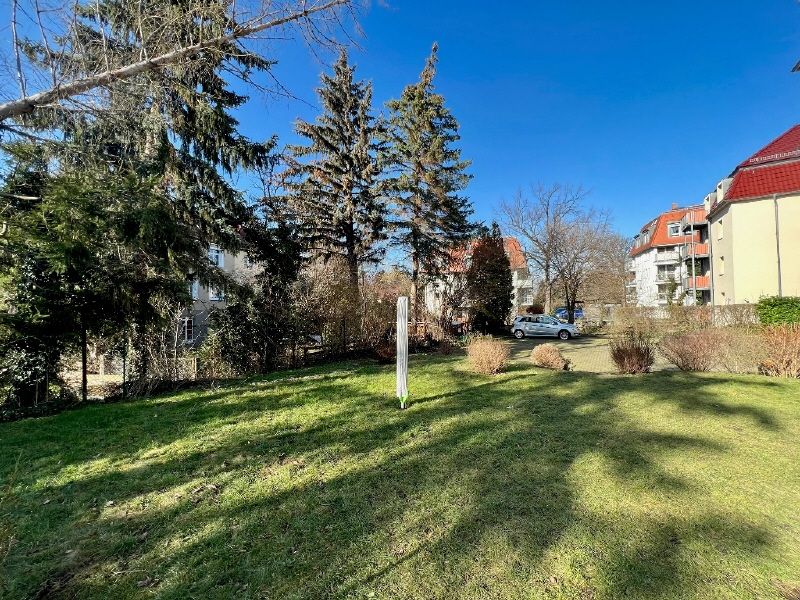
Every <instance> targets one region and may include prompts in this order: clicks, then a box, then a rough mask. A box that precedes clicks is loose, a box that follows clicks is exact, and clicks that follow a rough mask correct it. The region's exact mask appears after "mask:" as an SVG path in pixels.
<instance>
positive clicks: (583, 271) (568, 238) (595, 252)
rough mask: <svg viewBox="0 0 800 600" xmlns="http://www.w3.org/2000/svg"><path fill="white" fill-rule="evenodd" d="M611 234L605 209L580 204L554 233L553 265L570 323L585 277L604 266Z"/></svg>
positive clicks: (585, 281)
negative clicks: (558, 232)
mask: <svg viewBox="0 0 800 600" xmlns="http://www.w3.org/2000/svg"><path fill="white" fill-rule="evenodd" d="M612 235H613V234H612V232H611V228H610V226H609V222H608V217H607V215H606V214H605V213H603V212H600V211H596V210H593V209H588V210H583V209H581V208H580V207H579V208H578V209H577V210H576V212H575V214H574V215H572V218H571V219H570V220H569V223H568V227H565V228H564V229H562V230H561V232H560V234H559V235H558V239H557V241H556V243H555V245H554V248H555V250H554V252H553V267H554V270H555V273H556V277H557V283H558V285H559V287H560V288H561V289H562V291H563V293H564V303H565V305H566V308H567V314H568V320H569V322H570V323H574V322H575V308H576V305H577V303H578V300H579V299H580V294H581V292H582V291H583V290H584V289H585V286H586V283H587V280H588V279H589V277H590V276H591V275H593V274H596V273H600V272H602V271H604V270H605V258H606V252H605V248H606V245H607V240H608V239H609V238H610V236H612Z"/></svg>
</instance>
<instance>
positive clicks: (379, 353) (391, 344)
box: [372, 340, 410, 364]
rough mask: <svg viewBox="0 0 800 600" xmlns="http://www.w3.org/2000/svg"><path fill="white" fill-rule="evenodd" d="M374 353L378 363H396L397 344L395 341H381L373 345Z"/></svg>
mask: <svg viewBox="0 0 800 600" xmlns="http://www.w3.org/2000/svg"><path fill="white" fill-rule="evenodd" d="M409 350H410V349H409ZM372 351H373V353H374V354H375V358H376V359H378V362H380V363H385V364H388V363H390V362H392V361H394V359H395V357H396V356H397V342H395V341H394V340H381V341H379V342H377V343H375V344H374V345H373V347H372Z"/></svg>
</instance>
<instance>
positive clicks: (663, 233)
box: [631, 206, 701, 256]
mask: <svg viewBox="0 0 800 600" xmlns="http://www.w3.org/2000/svg"><path fill="white" fill-rule="evenodd" d="M700 208H701V207H697V206H692V207H689V208H677V209H673V210H668V211H667V212H664V213H661V214H660V215H658V217H656V218H655V219H654V220H653V221H650V222H649V223H648V224H647V225H645V226H644V227H643V228H642V234H644V233H647V231H648V230H650V231H651V233H650V239H649V240H648V241H647V242H645V243H644V244H642V245H641V246H634V247H633V248H631V256H638V255H639V254H642V253H643V252H645V251H647V250H650V249H651V248H657V247H659V246H677V245H680V244H685V243H686V242H691V241H692V236H691V235H677V236H670V235H669V230H668V227H669V224H670V223H675V222H678V221H680V220H681V219H682V218H683V217H684V216H686V214H687V213H688V212H689V211H693V210H698V209H700ZM651 226H652V229H650V227H651ZM640 235H641V234H640ZM694 239H695V241H697V240H699V239H700V238H699V232H695V235H694Z"/></svg>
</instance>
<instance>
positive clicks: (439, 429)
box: [10, 359, 779, 598]
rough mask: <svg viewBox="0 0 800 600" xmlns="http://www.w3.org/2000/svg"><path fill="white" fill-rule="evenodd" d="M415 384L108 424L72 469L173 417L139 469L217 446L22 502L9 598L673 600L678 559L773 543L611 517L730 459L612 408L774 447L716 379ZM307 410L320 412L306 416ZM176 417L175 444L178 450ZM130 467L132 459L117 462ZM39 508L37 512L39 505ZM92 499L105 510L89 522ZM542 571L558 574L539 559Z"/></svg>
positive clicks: (684, 585) (338, 389) (366, 372)
mask: <svg viewBox="0 0 800 600" xmlns="http://www.w3.org/2000/svg"><path fill="white" fill-rule="evenodd" d="M414 366H416V367H417V368H418V369H425V368H430V369H434V371H432V373H424V372H423V373H418V374H417V376H418V377H420V378H421V379H425V378H428V379H430V378H438V379H440V380H441V387H443V388H444V391H442V392H436V393H433V394H428V395H423V396H421V397H419V398H416V399H415V400H414V402H413V403H412V405H411V407H410V408H409V409H408V410H406V411H397V410H396V409H394V408H393V407H394V400H393V399H392V398H391V396H388V395H385V394H384V395H381V394H379V393H378V392H376V386H374V385H371V383H372V382H373V381H374V378H382V379H380V382H381V385H384V384H389V383H391V381H392V379H391V369H390V368H378V367H374V366H368V367H364V368H363V369H358V368H356V369H355V371H354V374H353V377H356V378H357V379H356V380H351V379H352V378H351V377H338V378H337V377H333V378H322V379H320V380H314V396H315V397H316V398H317V399H316V400H314V399H313V398H309V397H306V398H305V400H303V398H302V391H303V386H304V385H308V380H298V381H297V382H290V381H286V382H284V383H283V384H280V385H276V386H272V385H265V386H262V387H260V388H259V387H258V386H259V384H258V383H256V390H255V391H247V389H246V387H247V386H239V387H237V386H232V387H230V388H228V389H227V390H224V391H223V390H218V391H215V392H212V393H201V394H195V395H191V394H190V395H188V396H187V397H186V398H185V399H181V400H177V401H176V400H167V399H165V400H164V401H163V402H162V401H160V400H159V401H156V402H155V403H153V404H152V405H144V404H143V405H142V407H141V408H138V409H136V410H132V411H131V412H125V411H122V412H120V413H118V414H117V415H116V418H117V419H118V421H117V427H118V434H117V436H116V438H114V442H115V443H113V444H109V445H107V446H103V445H96V446H95V447H94V448H93V449H92V450H91V451H90V450H89V449H88V448H84V449H82V450H81V451H80V452H76V453H75V454H74V455H73V458H75V459H76V460H75V462H74V463H72V464H75V463H77V462H79V460H78V459H77V457H78V456H83V457H85V458H84V459H85V460H88V458H89V454H90V452H94V454H93V455H92V456H94V455H100V456H102V455H104V454H106V453H107V454H108V455H109V456H112V457H113V458H114V459H115V460H116V459H119V458H120V457H121V456H122V453H121V452H120V450H119V448H118V447H117V445H118V444H119V443H121V441H122V440H121V439H120V438H122V437H123V436H126V435H128V436H129V435H130V434H131V431H132V429H135V428H134V427H133V426H135V425H137V424H138V423H139V422H140V421H141V420H142V419H146V417H147V415H148V412H149V413H150V414H156V413H157V414H158V415H159V416H158V417H157V418H158V419H161V418H162V415H163V414H164V411H170V414H169V415H164V420H163V421H162V422H159V423H158V424H157V425H154V428H155V430H156V431H155V432H154V433H153V434H151V437H150V438H149V440H150V441H148V444H152V445H154V447H155V448H156V449H157V448H158V447H159V446H164V445H169V444H170V443H172V442H173V441H176V440H180V439H181V436H185V435H193V434H194V435H198V436H203V435H206V436H208V432H207V431H206V432H204V431H203V428H202V426H203V425H204V424H205V425H209V424H212V425H215V424H219V426H220V427H228V430H225V431H224V435H218V436H209V437H208V439H207V440H206V441H205V442H204V443H202V444H195V445H191V446H190V449H189V450H187V451H184V452H181V453H178V455H176V456H171V455H170V454H169V453H165V454H159V455H158V456H157V459H155V460H152V461H144V462H143V463H142V464H138V465H137V466H134V467H133V468H131V467H126V468H122V466H121V465H120V467H119V468H114V469H111V470H98V471H97V472H94V473H90V474H88V475H84V476H82V477H81V478H79V479H77V480H74V481H69V482H67V483H65V484H62V485H57V486H50V487H49V489H47V490H39V491H38V492H28V493H27V494H26V495H25V497H24V498H18V499H17V500H16V502H17V503H18V504H21V506H19V510H20V514H21V513H23V512H26V513H27V514H29V515H33V514H36V518H44V519H46V520H47V521H48V523H49V524H50V526H49V527H48V528H47V529H45V530H42V529H37V528H36V527H35V526H34V525H33V524H32V523H30V522H27V523H25V524H22V525H21V529H23V531H22V532H21V533H20V536H24V535H29V536H31V537H32V538H33V539H25V540H24V542H23V541H22V537H20V540H21V543H20V544H19V545H18V547H17V549H16V550H15V552H14V554H13V556H12V557H11V562H10V565H11V568H12V572H13V574H14V575H15V581H16V583H13V584H12V585H14V586H15V587H13V588H12V590H13V591H18V592H22V594H21V595H25V594H30V593H31V592H35V590H36V589H37V588H38V589H39V590H40V591H41V590H46V591H47V593H49V594H54V595H58V594H61V595H64V596H81V597H108V596H109V595H115V596H124V595H126V594H128V595H136V594H137V593H138V592H141V589H140V588H138V587H137V582H141V581H145V585H147V586H149V585H153V586H155V587H154V589H156V590H157V591H158V593H159V595H160V596H162V597H186V596H193V595H194V596H226V597H230V596H236V597H260V596H263V595H270V596H273V597H297V598H301V597H330V596H336V597H338V596H345V595H348V594H352V595H356V596H358V595H364V594H365V593H366V592H367V591H374V592H375V593H377V594H378V595H380V596H386V597H388V596H393V597H413V596H415V595H420V593H421V589H424V590H425V593H422V594H421V595H423V596H425V597H469V596H470V595H474V596H476V597H477V596H486V595H494V596H506V597H517V596H520V597H521V596H530V595H531V593H530V592H531V590H532V589H533V590H536V591H537V594H538V595H548V594H564V595H567V596H574V597H581V594H584V596H585V595H586V594H589V593H591V594H599V596H598V597H601V596H604V597H621V596H625V595H630V596H638V597H648V596H657V595H659V594H660V595H663V596H666V597H669V596H670V595H672V596H676V595H678V596H683V595H690V594H691V593H692V591H693V590H694V588H695V586H697V585H699V583H698V581H699V580H701V579H702V577H703V574H701V573H698V571H699V570H700V569H701V568H704V567H700V566H698V565H693V564H691V562H690V561H687V560H686V557H685V556H684V551H683V549H684V548H686V547H688V546H691V545H693V544H699V543H702V540H704V539H706V538H711V539H713V540H714V544H715V546H716V547H719V548H720V549H721V550H722V551H724V550H725V549H726V548H729V547H735V548H738V549H739V550H740V551H741V552H743V554H742V556H746V555H747V552H750V551H752V552H754V553H755V552H757V551H758V549H759V548H760V547H762V546H765V545H768V544H769V543H770V532H769V531H767V530H765V529H764V528H763V527H760V526H758V525H757V524H753V523H749V522H747V521H743V520H741V519H737V518H736V515H732V514H729V515H725V518H722V517H721V516H720V515H719V514H716V513H715V512H714V511H713V510H711V509H710V510H709V511H707V512H703V513H702V514H681V511H680V510H673V511H670V510H667V511H665V512H664V513H663V514H652V513H648V512H646V511H645V512H643V513H642V514H640V515H638V519H634V520H632V521H629V520H628V519H627V518H626V517H625V514H626V513H625V510H626V507H627V506H628V505H627V504H626V502H627V500H626V497H627V496H630V495H633V496H634V497H636V498H639V499H641V501H642V503H647V502H650V503H658V502H661V503H662V504H663V506H665V507H669V506H670V503H674V504H675V505H676V506H681V505H682V503H686V502H687V499H688V498H691V494H693V493H696V492H697V485H696V482H695V481H693V478H692V477H691V474H690V473H686V472H682V471H680V470H676V469H674V468H667V467H666V466H665V457H666V456H674V455H679V456H682V455H692V456H694V455H697V456H702V457H706V458H709V459H713V458H714V457H721V456H724V455H725V453H726V452H728V450H729V448H728V446H727V445H726V444H725V443H722V442H720V441H718V440H717V439H715V438H714V437H713V435H711V434H704V433H701V432H698V431H697V430H693V431H687V432H679V431H674V430H673V429H670V428H669V427H666V428H659V427H654V426H652V424H651V423H647V422H639V421H638V420H637V419H635V418H632V416H631V413H630V412H626V409H627V405H628V403H631V402H634V403H635V402H638V403H640V404H641V405H642V410H643V411H645V412H644V413H643V414H645V415H646V414H647V413H646V411H647V410H660V411H662V413H663V415H669V414H670V411H672V410H674V411H677V412H679V413H690V414H691V415H693V418H694V417H696V418H697V419H706V420H709V422H715V423H716V422H717V421H719V420H722V421H723V422H729V421H734V420H735V421H737V422H740V424H742V426H748V427H751V428H757V429H763V430H770V431H773V432H774V431H777V430H778V429H779V428H778V424H777V423H776V422H775V419H774V418H773V417H772V416H771V414H770V412H769V410H768V409H767V408H760V407H755V406H750V405H742V404H736V405H732V404H730V403H726V400H725V398H722V397H721V396H720V395H719V392H718V391H717V390H716V386H718V385H719V384H720V381H721V378H719V377H716V378H715V377H691V376H681V377H669V376H666V375H659V376H653V377H647V378H624V377H602V376H593V375H587V374H574V373H562V374H546V373H543V374H533V372H530V373H529V374H523V373H522V372H521V371H515V372H513V373H510V374H508V375H505V376H502V377H497V378H488V377H480V376H475V375H471V374H465V373H464V372H462V371H461V370H460V363H458V361H445V362H437V361H436V360H435V359H426V360H423V361H419V362H418V363H417V364H416V365H414ZM412 368H413V366H412ZM435 369H438V371H436V370H435ZM523 380H524V381H523ZM303 381H305V383H303ZM412 381H413V378H412ZM770 383H771V382H768V381H766V380H761V379H755V378H752V379H747V380H743V383H742V385H747V386H751V387H752V388H753V389H757V388H759V387H761V386H768V385H770ZM284 384H285V385H284ZM381 385H378V386H377V387H378V388H380V387H381ZM690 390H691V394H692V395H691V401H690V400H689V399H688V396H686V394H687V393H688V392H689V391H690ZM226 392H227V394H226ZM237 394H238V396H237ZM231 396H233V398H231ZM639 396H641V398H639V399H638V400H637V399H636V398H637V397H639ZM315 401H316V402H318V403H320V405H321V406H317V407H316V408H317V409H318V410H316V411H313V412H312V413H311V414H310V415H306V414H305V413H304V412H303V411H304V410H309V411H310V410H312V408H315V407H314V406H312V404H313V403H314V402H315ZM139 411H142V412H141V414H140V413H139ZM172 411H174V414H172ZM180 411H183V412H184V413H186V419H187V420H188V429H186V428H185V429H182V430H181V431H180V432H175V431H174V430H173V429H174V426H175V424H176V423H180V419H179V416H180V414H179V412H180ZM298 411H299V412H298ZM75 414H77V413H75ZM640 414H642V413H638V412H634V413H633V415H634V416H636V415H640ZM265 415H267V416H266V418H265ZM259 417H260V418H261V419H262V420H261V421H257V426H254V427H248V426H247V423H248V422H249V421H250V420H251V419H253V420H255V419H257V418H259ZM50 424H51V422H46V423H43V426H44V427H48V426H49V425H50ZM67 435H68V436H71V437H72V439H66V440H63V439H62V440H61V443H62V444H71V443H73V444H75V445H77V446H82V445H85V444H81V441H80V439H79V436H80V435H81V433H80V432H79V431H75V432H70V431H69V430H68V431H67ZM112 438H113V436H111V437H110V438H106V439H105V442H106V443H107V442H108V441H109V440H110V439H112ZM143 447H146V445H145V444H144V443H142V442H141V441H140V440H131V443H130V448H131V449H132V450H137V449H141V448H143ZM40 458H41V460H44V461H46V460H47V458H48V457H46V456H42V457H40ZM140 462H141V461H140ZM43 464H44V465H47V466H44V467H40V469H39V470H38V471H36V470H35V471H32V472H31V473H30V474H29V475H27V476H26V477H23V479H24V481H21V482H20V488H21V489H24V487H25V486H28V487H29V488H30V487H34V488H35V487H36V485H35V484H36V481H37V479H38V478H40V477H42V475H43V473H42V471H48V470H50V471H51V473H50V475H52V474H53V473H52V470H54V469H55V468H56V467H54V466H53V465H51V464H50V463H47V462H45V463H43ZM587 464H588V465H590V466H589V467H587V466H586V465H587ZM593 468H596V469H597V472H598V477H597V481H598V485H599V486H600V487H601V490H602V493H600V497H601V500H603V501H607V503H608V506H606V507H604V508H602V509H601V508H598V507H597V506H593V505H592V504H591V503H590V502H589V501H588V500H587V497H591V495H592V493H591V485H592V478H591V477H588V479H587V472H588V473H591V472H592V469H593ZM604 494H606V495H605V496H604ZM45 495H47V496H48V497H50V498H54V499H55V501H54V502H52V503H51V504H48V505H47V506H43V505H42V502H43V497H44V496H45ZM98 497H99V498H101V500H100V502H99V503H97V502H95V503H94V504H92V498H98ZM106 498H109V500H112V499H113V501H114V502H115V504H114V505H112V506H104V504H103V500H105V499H106ZM151 505H153V506H151ZM631 506H633V505H631ZM612 507H613V508H612ZM603 510H608V511H609V514H610V516H604V515H603ZM631 510H632V509H631ZM689 512H692V511H689ZM15 514H16V513H15ZM23 520H24V519H23ZM48 544H50V545H52V546H53V547H52V548H48V549H45V547H46V546H47V545H48ZM585 545H590V546H591V545H596V546H597V547H596V548H594V549H593V551H592V552H586V551H585V550H584V546H585ZM65 547H66V548H65ZM65 550H72V552H71V553H69V554H67V553H66V552H65ZM559 553H563V554H564V555H565V556H568V557H569V560H566V559H565V561H563V562H562V561H559V560H557V559H556V558H554V555H555V556H558V555H559ZM570 561H572V562H577V563H578V564H579V565H580V566H581V569H579V570H578V572H577V573H576V572H569V569H567V568H566V567H565V566H564V565H565V564H566V563H568V562H570ZM705 568H707V567H705ZM562 571H563V572H562ZM65 574H68V577H66V578H65ZM147 578H150V583H148V579H147ZM156 580H158V582H157V583H155V582H156ZM54 582H55V583H54ZM420 586H421V587H420ZM656 592H658V593H656Z"/></svg>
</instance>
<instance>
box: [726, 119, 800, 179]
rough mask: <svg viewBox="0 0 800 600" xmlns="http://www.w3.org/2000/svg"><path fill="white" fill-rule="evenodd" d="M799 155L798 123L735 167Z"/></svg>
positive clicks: (799, 127) (799, 135)
mask: <svg viewBox="0 0 800 600" xmlns="http://www.w3.org/2000/svg"><path fill="white" fill-rule="evenodd" d="M797 157H800V125H795V126H794V127H792V128H791V129H789V130H788V131H786V132H784V133H782V134H781V135H779V136H778V137H776V138H775V139H774V140H772V141H771V142H770V143H769V144H767V145H766V146H764V147H763V148H761V150H759V151H758V152H756V153H755V154H753V155H752V156H750V157H749V158H747V159H746V160H744V161H743V162H742V163H741V164H739V166H738V167H737V168H739V169H741V168H744V167H752V166H755V165H763V164H765V163H771V162H776V161H780V160H786V159H790V158H797Z"/></svg>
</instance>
